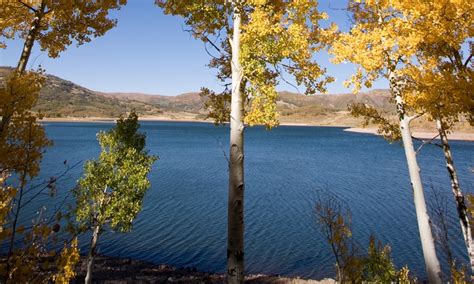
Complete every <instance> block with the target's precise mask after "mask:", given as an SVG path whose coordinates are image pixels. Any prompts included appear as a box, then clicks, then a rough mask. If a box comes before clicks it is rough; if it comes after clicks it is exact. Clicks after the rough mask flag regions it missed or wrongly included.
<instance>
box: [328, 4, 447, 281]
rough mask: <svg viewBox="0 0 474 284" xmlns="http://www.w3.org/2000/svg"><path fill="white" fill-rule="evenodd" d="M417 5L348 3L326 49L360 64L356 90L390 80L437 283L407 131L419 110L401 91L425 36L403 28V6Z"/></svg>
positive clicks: (428, 258)
mask: <svg viewBox="0 0 474 284" xmlns="http://www.w3.org/2000/svg"><path fill="white" fill-rule="evenodd" d="M410 5H411V6H412V7H414V9H416V8H417V7H419V6H421V5H418V2H417V3H416V4H413V3H411V2H410V3H409V2H408V1H403V0H400V1H380V0H367V1H351V2H350V4H349V9H350V10H351V11H352V13H353V19H354V25H353V27H352V28H351V30H350V32H348V33H340V34H339V36H338V38H337V39H336V41H335V42H334V43H333V46H332V48H331V50H330V52H331V53H332V54H333V55H334V56H335V57H334V61H335V62H336V63H340V62H344V61H349V62H352V63H354V64H356V65H357V66H358V71H357V73H356V74H355V75H354V76H353V77H352V78H351V80H350V81H349V85H350V84H353V85H354V90H355V91H356V92H357V91H358V90H359V89H360V88H361V87H362V85H365V86H366V87H371V85H372V82H373V81H374V80H375V79H377V78H379V77H382V78H385V79H387V80H388V81H389V85H390V90H391V93H392V97H393V100H394V101H395V104H396V110H397V115H398V123H399V128H400V135H401V138H402V141H403V146H404V150H405V154H406V159H407V164H408V170H409V174H410V180H411V184H412V187H413V193H414V203H415V209H416V216H417V220H418V229H419V233H420V240H421V244H422V249H423V255H424V260H425V265H426V271H427V274H428V279H429V282H430V283H441V275H440V274H441V270H440V265H439V260H438V257H437V255H436V249H435V244H434V239H433V235H432V232H431V228H430V220H429V215H428V212H427V208H426V202H425V197H424V192H423V184H422V182H421V176H420V169H419V167H418V163H417V159H416V153H415V149H414V147H413V141H412V136H411V132H410V122H411V121H412V120H413V119H415V118H417V114H415V115H413V116H410V115H409V110H410V109H409V108H408V106H407V104H406V101H405V98H404V94H405V92H406V90H407V87H408V84H409V79H410V78H409V77H408V76H407V74H406V72H404V71H405V69H404V67H405V66H406V65H408V64H410V63H411V62H412V61H413V57H414V55H415V54H416V51H417V49H418V47H419V43H420V42H422V41H423V35H422V34H421V33H417V30H413V29H410V28H407V27H410V26H411V22H410V21H415V20H416V18H413V17H406V14H404V13H403V10H399V9H397V8H400V7H402V6H410Z"/></svg>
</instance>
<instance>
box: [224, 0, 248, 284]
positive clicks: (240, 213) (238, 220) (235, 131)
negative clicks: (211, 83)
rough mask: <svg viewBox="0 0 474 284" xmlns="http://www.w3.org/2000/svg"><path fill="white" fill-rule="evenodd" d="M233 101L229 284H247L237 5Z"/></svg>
mask: <svg viewBox="0 0 474 284" xmlns="http://www.w3.org/2000/svg"><path fill="white" fill-rule="evenodd" d="M233 5H234V13H233V22H234V31H233V37H232V66H231V68H232V99H231V115H230V157H229V193H228V194H229V196H228V204H227V206H228V208H227V210H228V216H227V218H228V220H227V282H228V283H243V282H244V122H243V119H244V105H243V99H242V93H241V84H242V68H241V65H240V58H239V57H240V25H241V15H240V7H238V6H237V5H236V3H235V2H233Z"/></svg>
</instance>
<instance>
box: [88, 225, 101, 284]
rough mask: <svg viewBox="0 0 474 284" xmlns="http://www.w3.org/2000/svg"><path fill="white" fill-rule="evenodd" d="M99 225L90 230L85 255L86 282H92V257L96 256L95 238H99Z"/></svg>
mask: <svg viewBox="0 0 474 284" xmlns="http://www.w3.org/2000/svg"><path fill="white" fill-rule="evenodd" d="M99 232H100V226H99V225H96V226H95V227H94V231H93V232H92V239H91V247H90V249H89V255H88V256H87V274H86V278H85V280H84V282H85V283H86V284H90V283H92V267H93V265H94V258H95V256H96V252H97V251H96V248H97V240H98V239H99Z"/></svg>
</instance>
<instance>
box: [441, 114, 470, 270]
mask: <svg viewBox="0 0 474 284" xmlns="http://www.w3.org/2000/svg"><path fill="white" fill-rule="evenodd" d="M436 128H437V129H438V132H439V136H440V138H441V143H442V145H443V152H444V158H445V160H446V168H447V170H448V173H449V178H450V179H451V190H452V192H453V196H454V200H455V202H456V209H457V211H458V217H459V223H460V224H461V231H462V235H463V237H464V242H465V245H466V249H467V253H468V256H469V262H470V266H471V275H472V273H473V272H474V243H473V242H472V231H471V224H470V220H469V219H470V218H469V213H468V211H467V206H466V201H465V199H464V195H463V194H462V191H461V187H460V185H459V179H458V175H457V172H456V168H455V167H454V161H453V156H452V154H451V147H450V146H449V141H448V135H447V134H446V130H445V127H444V125H443V122H442V120H441V118H438V119H436Z"/></svg>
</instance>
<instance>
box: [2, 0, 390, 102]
mask: <svg viewBox="0 0 474 284" xmlns="http://www.w3.org/2000/svg"><path fill="white" fill-rule="evenodd" d="M128 2H129V3H128V4H127V6H125V7H124V8H122V9H121V10H120V11H118V12H116V13H114V14H113V15H114V17H115V18H116V19H117V20H118V25H117V27H115V28H114V29H112V30H110V31H109V32H108V33H107V34H106V35H105V36H103V37H100V38H96V39H93V41H92V42H90V43H87V44H85V45H82V46H80V47H76V46H71V47H69V48H68V49H67V50H66V51H65V52H63V53H62V54H61V55H60V57H59V58H56V59H50V58H48V56H47V53H45V52H41V51H40V50H39V49H38V48H35V49H34V50H33V53H32V56H31V58H30V62H29V66H28V67H29V68H36V67H37V66H38V65H41V66H42V67H43V68H44V69H46V72H47V73H50V74H53V75H56V76H59V77H62V78H64V79H67V80H70V81H73V82H75V83H77V84H79V85H82V86H84V87H86V88H89V89H92V90H96V91H103V92H139V93H148V94H160V95H178V94H182V93H185V92H195V91H198V90H199V89H200V88H201V87H208V88H211V89H216V90H219V89H221V87H220V83H219V82H218V81H217V80H216V79H215V77H214V74H215V73H214V71H213V70H211V69H209V68H208V67H206V64H207V63H208V62H209V55H208V54H207V53H206V51H205V49H204V45H203V43H202V42H200V41H197V40H195V39H193V38H192V37H191V36H190V35H189V33H187V32H185V31H184V30H185V29H186V26H185V25H184V23H183V21H182V19H181V18H179V17H175V16H167V15H164V14H163V13H162V12H161V10H160V9H159V8H158V7H156V6H154V4H153V3H154V1H153V0H129V1H128ZM330 2H331V3H330ZM345 3H346V0H337V1H334V0H332V1H331V0H322V1H320V9H321V10H322V11H325V12H327V13H328V14H329V17H330V21H334V22H336V23H337V24H338V26H340V27H341V28H344V29H347V27H348V20H347V19H348V18H347V14H346V11H344V10H343V8H344V7H345V5H346V4H345ZM7 44H8V47H7V49H5V50H0V65H2V66H5V65H6V66H16V63H17V61H18V58H19V56H20V51H21V48H22V44H23V43H22V41H21V40H13V41H8V42H7ZM315 59H316V60H317V61H318V62H319V63H320V64H321V65H323V66H325V67H326V68H327V69H328V73H329V74H330V75H332V76H334V77H336V78H337V79H336V82H335V83H333V84H331V85H329V86H328V90H329V93H347V92H349V91H350V90H348V89H346V88H345V87H344V86H343V85H342V82H343V81H344V80H345V79H347V78H348V77H349V76H350V75H351V74H352V73H353V72H354V67H353V66H352V65H350V64H342V65H333V64H331V63H330V62H329V59H328V56H327V55H326V54H318V55H316V56H315ZM374 87H375V88H383V87H386V83H385V82H383V81H380V82H378V83H376V84H375V86H374ZM278 89H279V90H289V91H296V90H295V89H294V88H293V87H292V86H289V85H287V84H286V83H284V82H282V83H281V84H280V85H279V86H278ZM300 90H301V91H302V90H303V89H300Z"/></svg>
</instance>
